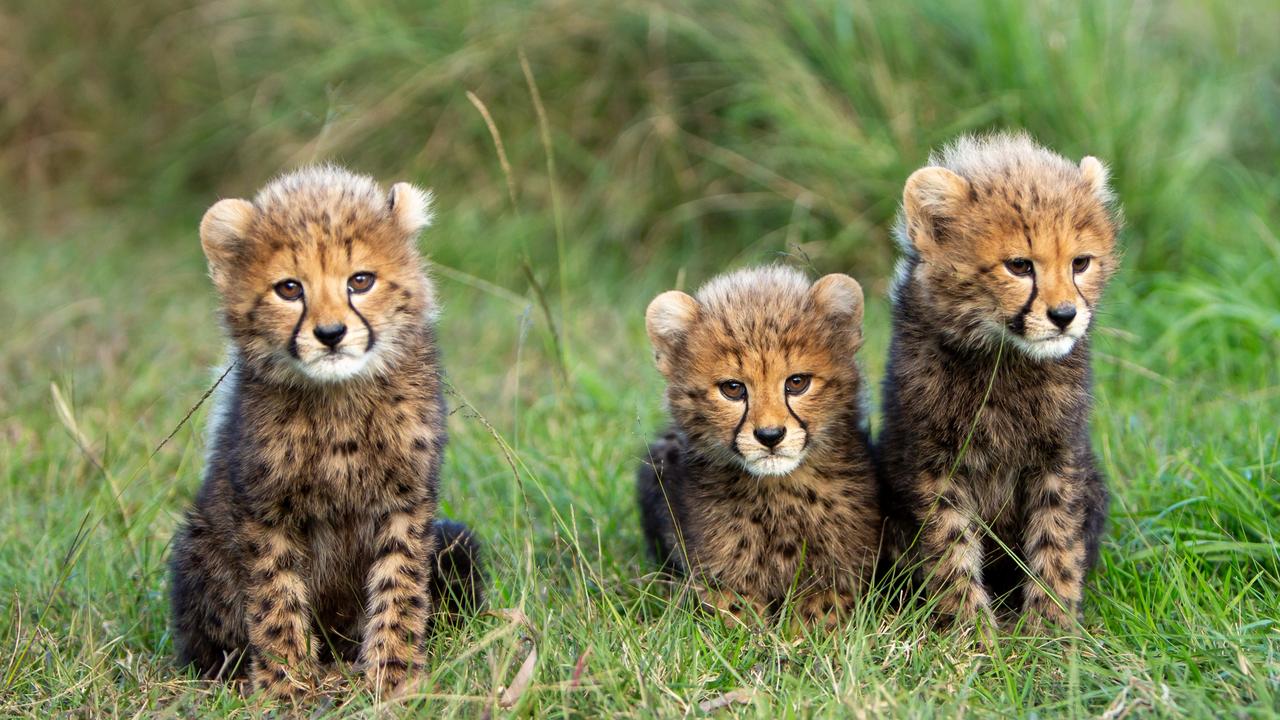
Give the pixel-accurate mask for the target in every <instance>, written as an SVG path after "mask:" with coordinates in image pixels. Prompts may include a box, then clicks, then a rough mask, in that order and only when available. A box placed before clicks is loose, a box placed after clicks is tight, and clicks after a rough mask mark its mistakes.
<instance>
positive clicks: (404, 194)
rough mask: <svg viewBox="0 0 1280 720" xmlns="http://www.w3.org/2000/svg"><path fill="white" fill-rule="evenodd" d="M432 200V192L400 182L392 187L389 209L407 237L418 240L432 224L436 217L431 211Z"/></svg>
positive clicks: (388, 199) (388, 196) (388, 202)
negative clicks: (420, 233)
mask: <svg viewBox="0 0 1280 720" xmlns="http://www.w3.org/2000/svg"><path fill="white" fill-rule="evenodd" d="M432 200H433V197H432V195H431V191H430V190H423V189H421V188H419V187H417V186H415V185H410V184H409V183H407V182H400V183H396V184H395V185H392V186H391V192H390V193H389V194H388V195H387V209H388V210H390V211H391V215H392V216H393V217H395V219H396V222H397V223H398V224H399V225H400V229H401V230H403V231H404V233H405V235H408V236H409V237H410V238H416V237H417V236H418V233H419V232H420V231H421V230H422V229H423V228H425V227H427V226H428V225H430V224H431V220H432V218H433V217H434V215H433V213H432V211H431V201H432Z"/></svg>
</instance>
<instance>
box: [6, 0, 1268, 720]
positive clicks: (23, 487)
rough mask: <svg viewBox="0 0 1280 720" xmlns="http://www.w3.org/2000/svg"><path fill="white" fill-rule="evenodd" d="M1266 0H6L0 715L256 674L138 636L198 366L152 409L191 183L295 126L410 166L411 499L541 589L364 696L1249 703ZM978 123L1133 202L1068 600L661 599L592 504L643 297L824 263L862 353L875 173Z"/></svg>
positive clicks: (192, 336)
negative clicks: (1063, 605)
mask: <svg viewBox="0 0 1280 720" xmlns="http://www.w3.org/2000/svg"><path fill="white" fill-rule="evenodd" d="M1277 29H1280V5H1277V4H1276V3H1274V2H1264V1H1262V0H1259V1H1257V2H1251V1H1249V0H1245V1H1244V2H1231V1H1229V0H1207V1H1205V2H1189V1H1175V2H1167V3H1151V2H1143V1H1139V0H1114V1H1108V0H1082V2H1078V3H1052V2H1047V1H1040V0H1036V1H1033V2H1015V1H1014V0H981V1H978V2H968V1H960V0H931V1H929V2H917V3H896V4H888V3H874V4H873V3H855V2H834V1H822V0H813V1H812V2H797V3H773V2H764V1H753V0H734V1H733V2H694V3H676V2H629V3H624V2H614V1H612V0H603V1H597V2H593V1H590V0H555V1H552V2H510V1H507V0H496V1H494V2H465V1H462V0H444V1H443V2H438V3H433V4H429V5H428V4H423V3H416V2H409V1H407V0H405V1H395V0H321V1H319V2H302V1H301V0H273V1H272V2H267V3H253V2H246V1H244V0H218V1H214V2H203V3H194V2H185V1H182V0H137V1H136V2H132V3H128V4H123V5H122V4H106V3H80V2H67V1H65V0H55V1H51V2H44V3H35V2H18V3H6V4H4V5H0V38H2V40H0V258H2V259H3V267H4V268H5V273H4V277H5V280H4V282H3V283H0V310H3V312H0V337H3V338H4V341H3V345H2V346H0V542H2V544H0V591H2V593H3V594H2V595H0V610H3V611H4V612H3V617H2V618H0V645H3V646H4V647H6V648H9V649H11V651H10V653H9V658H8V660H7V661H2V660H0V712H3V714H13V715H29V716H33V715H49V714H50V713H54V714H59V713H70V714H78V715H83V716H93V717H98V716H112V715H135V714H139V713H140V714H144V715H152V714H158V715H165V714H167V715H173V716H187V715H192V714H215V713H220V714H225V715H229V716H232V715H242V714H254V713H255V712H257V711H258V709H259V707H258V705H256V704H255V701H253V700H245V699H244V698H242V697H240V695H239V693H238V692H237V691H236V689H234V688H225V687H221V686H206V685H202V684H199V683H197V682H195V681H194V680H192V679H191V678H189V677H186V676H183V675H181V674H179V673H178V672H176V671H175V670H174V669H173V668H172V666H171V663H170V660H169V658H170V655H171V645H170V644H169V639H168V636H167V632H166V627H165V624H166V613H167V606H166V601H165V595H164V588H165V578H164V559H165V557H166V553H167V543H168V540H169V536H170V534H171V532H172V528H173V524H174V522H175V519H176V517H177V516H178V513H179V512H180V511H181V508H182V507H183V505H184V504H185V503H186V502H187V501H188V500H189V498H190V497H191V495H192V494H193V493H194V491H195V488H196V487H197V485H198V478H199V474H200V470H201V464H202V462H201V454H202V451H203V439H202V437H201V429H202V428H203V424H204V417H205V411H206V409H200V410H198V411H197V412H196V413H195V414H194V415H193V419H192V422H191V423H189V424H187V425H184V426H182V427H181V428H180V429H179V430H178V431H177V433H176V435H174V437H173V439H172V440H171V441H170V442H169V443H168V444H166V445H165V446H164V447H163V448H161V449H160V450H159V451H155V448H156V447H157V445H158V444H159V443H160V441H161V440H162V439H163V438H165V437H166V435H168V434H169V432H170V431H172V430H173V429H174V428H175V427H176V426H178V425H179V423H180V421H181V420H182V419H183V417H184V416H185V415H186V413H187V412H188V410H189V409H190V408H191V407H192V406H193V405H195V404H196V402H197V401H198V400H199V399H200V397H201V395H202V394H203V392H204V391H205V390H206V389H207V387H208V386H209V384H210V382H211V378H210V374H209V368H211V367H213V366H215V365H216V364H217V363H218V362H219V361H220V358H221V355H222V340H221V337H220V332H219V330H218V328H217V326H216V322H215V320H214V318H215V314H214V307H215V302H216V301H215V298H214V297H213V291H212V288H211V286H210V285H209V283H208V281H207V279H206V278H205V275H204V272H205V270H204V262H203V258H202V257H201V255H200V251H199V245H198V241H197V237H196V232H195V228H196V225H197V223H198V221H199V218H200V215H201V213H202V212H203V210H204V209H205V208H206V207H207V206H208V205H210V204H211V203H212V202H214V201H215V200H216V199H217V198H219V197H229V196H251V195H252V194H253V192H254V191H255V190H256V189H257V188H258V187H260V186H261V185H262V184H263V183H264V182H266V181H267V180H268V179H270V178H271V177H272V176H273V175H275V174H276V173H278V172H280V171H282V170H285V169H288V168H293V167H296V166H299V165H302V164H306V163H310V162H316V161H325V160H334V161H337V162H341V163H345V164H348V165H350V166H352V167H353V168H355V169H357V170H359V171H362V172H366V173H370V174H373V175H375V176H376V177H378V178H379V179H381V180H382V181H383V182H384V183H390V182H393V181H396V180H401V179H405V180H411V181H414V182H418V183H421V184H423V185H426V186H430V187H432V188H434V190H435V192H436V194H437V198H438V209H439V216H438V222H437V225H436V226H435V227H434V228H432V229H431V230H429V231H428V232H427V233H426V234H425V235H424V237H423V239H422V245H423V248H424V250H426V251H427V252H428V253H429V254H430V255H431V257H432V260H433V262H434V263H436V266H437V272H436V276H437V279H438V281H439V284H440V289H441V295H442V297H443V298H444V302H445V308H444V317H443V327H442V334H441V337H442V344H443V345H444V351H445V358H446V363H447V367H448V370H449V376H450V379H451V382H452V384H453V385H454V388H455V390H454V392H453V394H452V398H451V403H452V404H453V406H454V407H455V408H457V412H456V414H455V416H454V418H453V420H452V422H451V432H452V434H453V442H452V444H451V445H450V450H449V458H448V468H447V480H446V481H445V482H446V485H445V488H444V491H443V495H444V504H445V506H446V508H447V509H448V510H449V511H450V512H451V513H452V514H454V515H456V516H459V517H461V518H463V519H465V520H467V521H468V522H470V523H472V524H473V525H475V526H476V527H477V529H478V530H479V531H480V532H481V533H482V534H483V535H484V536H485V537H486V539H487V540H488V541H489V543H490V546H491V550H492V552H491V557H492V559H493V562H494V566H495V567H494V574H495V598H494V604H495V606H497V607H515V608H520V609H521V610H522V611H523V612H524V613H525V614H526V615H527V616H528V618H529V625H530V626H532V628H535V629H536V630H535V629H530V627H528V626H525V625H521V624H519V623H513V622H512V621H511V616H510V615H508V616H505V617H486V618H481V619H479V620H477V621H475V622H474V623H471V624H468V625H467V626H466V627H464V628H461V629H459V630H457V631H454V632H451V633H448V634H445V635H444V636H442V637H441V638H438V641H437V647H436V652H435V655H434V657H435V658H436V662H435V665H434V669H433V671H432V673H431V675H430V678H429V681H428V682H426V683H425V684H424V689H423V691H422V693H420V695H419V696H418V697H416V698H411V699H409V700H407V701H406V702H405V703H402V704H399V705H396V706H394V707H393V708H391V709H392V710H406V709H407V710H408V711H421V710H429V711H432V712H444V713H445V714H457V715H462V716H475V715H478V714H480V713H481V712H482V711H483V710H484V709H485V708H491V709H493V708H494V707H495V706H494V697H496V694H497V692H498V690H497V688H499V687H500V686H503V685H507V684H510V683H511V682H512V677H513V676H514V675H515V672H516V668H517V667H518V666H519V664H520V663H521V662H522V661H523V659H524V657H525V654H526V653H527V651H528V647H529V644H530V643H535V644H536V645H537V647H538V649H539V658H538V661H537V666H536V668H537V670H536V673H535V676H534V681H533V683H532V684H531V685H530V687H529V688H528V689H527V690H526V691H525V692H524V694H523V696H522V697H521V698H520V700H519V702H518V705H517V712H527V713H532V714H535V715H551V714H558V715H585V716H599V715H646V714H657V715H663V716H666V715H685V714H690V713H694V714H696V713H697V712H699V711H698V703H699V702H702V701H704V700H707V699H713V698H715V697H717V696H719V695H721V694H722V693H724V692H726V691H728V690H732V689H736V688H751V689H752V692H753V693H754V695H752V696H751V697H752V699H751V700H750V701H749V702H748V703H746V704H742V705H738V706H735V707H734V708H731V709H729V710H728V712H738V713H742V714H747V715H756V714H759V715H770V716H777V715H779V714H781V715H786V714H794V715H801V716H808V715H833V716H845V715H848V714H851V713H862V714H867V715H898V714H913V715H930V714H936V715H940V716H952V715H954V714H956V713H959V712H965V713H968V714H972V715H978V716H984V715H1004V714H1007V713H1015V714H1029V713H1032V712H1035V713H1039V714H1042V715H1056V714H1067V715H1074V716H1090V715H1100V714H1104V713H1108V712H1110V713H1112V714H1111V715H1110V717H1122V716H1124V715H1125V714H1128V713H1133V712H1150V713H1153V714H1156V715H1170V716H1178V715H1189V716H1207V715H1223V714H1234V715H1239V716H1270V715H1274V714H1276V713H1277V712H1280V705H1278V703H1280V699H1278V698H1280V626H1278V625H1277V616H1278V615H1280V597H1278V596H1280V590H1278V587H1280V545H1277V539H1276V533H1277V524H1278V523H1280V489H1278V488H1277V483H1276V470H1277V464H1278V463H1280V436H1278V434H1277V430H1276V418H1277V417H1278V416H1280V368H1278V367H1277V366H1278V364H1280V363H1277V360H1276V358H1277V352H1278V351H1280V230H1278V228H1280V177H1278V176H1277V172H1276V171H1277V168H1278V167H1280V133H1278V132H1277V130H1278V129H1280V33H1278V32H1277ZM486 114H487V115H488V116H489V118H491V120H492V128H491V127H490V126H489V125H488V124H487V123H486V119H485V115H486ZM995 128H1025V129H1027V130H1029V131H1031V132H1032V133H1033V134H1034V135H1035V136H1036V137H1038V138H1039V139H1040V140H1041V141H1042V142H1045V143H1046V144H1048V145H1050V146H1051V147H1054V148H1056V149H1058V150H1060V151H1061V152H1063V153H1064V154H1066V155H1068V156H1070V157H1073V158H1077V157H1079V156H1081V155H1084V154H1093V155H1097V156H1099V157H1101V158H1103V159H1104V160H1106V161H1107V162H1108V163H1109V164H1110V165H1111V168H1112V175H1113V178H1114V181H1115V185H1116V190H1117V192H1118V195H1119V197H1120V198H1121V200H1122V203H1123V205H1124V208H1125V213H1126V217H1127V227H1126V230H1125V232H1124V237H1123V241H1124V246H1125V248H1126V258H1125V270H1124V272H1123V273H1122V275H1121V276H1120V277H1119V278H1118V279H1117V281H1116V282H1115V284H1114V286H1113V287H1114V289H1113V291H1112V293H1111V294H1110V297H1109V302H1108V306H1107V308H1106V309H1105V313H1104V314H1103V316H1102V317H1101V318H1100V325H1101V328H1100V332H1099V336H1098V340H1097V345H1096V346H1097V350H1098V354H1097V359H1096V365H1097V376H1098V387H1097V390H1096V395H1097V414H1096V422H1095V443H1096V446H1097V448H1098V451H1099V454H1100V456H1101V457H1102V461H1103V466H1104V468H1105V469H1106V471H1107V473H1108V474H1109V475H1110V477H1111V478H1112V480H1113V485H1114V489H1115V491H1116V495H1117V498H1116V502H1115V503H1114V506H1113V509H1114V513H1115V517H1114V521H1113V524H1112V530H1111V534H1110V537H1109V540H1108V543H1107V546H1106V552H1105V554H1104V568H1103V570H1102V572H1101V573H1100V574H1099V576H1098V578H1097V580H1096V582H1095V584H1094V587H1093V589H1092V592H1091V595H1090V598H1091V602H1090V607H1089V611H1088V612H1087V614H1086V624H1085V627H1084V630H1083V631H1082V633H1081V634H1080V636H1079V637H1075V638H1070V639H1058V640H1051V641H1037V640H1033V639H1020V638H1010V639H1009V641H1008V643H1007V644H1006V645H1005V647H1004V648H1003V650H1002V651H1000V652H996V653H992V654H982V653H976V654H975V653H974V652H972V651H971V650H968V649H966V648H965V646H964V644H963V642H961V641H958V640H956V639H955V638H953V637H950V636H948V635H946V634H938V633H936V632H934V631H933V630H932V629H931V628H930V626H929V625H928V623H927V622H924V621H923V619H922V618H921V617H920V616H919V614H918V613H911V612H906V613H894V612H886V611H885V609H884V608H879V607H874V606H869V607H868V608H867V610H866V612H865V613H864V615H863V616H861V617H859V618H858V619H857V620H856V621H855V622H854V623H853V625H852V626H851V627H850V628H849V629H848V630H847V631H845V632H844V633H842V634H841V635H839V636H836V637H823V638H807V639H803V640H802V641H799V642H797V641H795V640H794V639H792V638H788V637H785V636H784V635H782V634H778V633H774V632H764V633H750V632H746V631H742V630H735V629H729V628H722V627H719V626H718V625H717V624H715V623H713V622H708V621H705V620H701V619H699V618H697V617H696V616H691V615H690V614H689V612H688V607H687V605H686V604H682V603H679V602H674V603H673V602H669V600H671V599H673V598H678V597H679V591H678V590H677V589H671V588H668V587H667V586H665V585H663V584H661V583H655V582H654V580H653V578H651V577H650V576H649V575H648V573H649V572H650V570H651V567H650V566H649V564H648V563H647V561H646V559H645V558H644V557H643V554H642V552H641V550H642V548H641V543H640V540H639V537H638V536H639V533H638V528H637V526H636V521H635V518H634V513H633V510H632V507H631V490H630V476H631V472H632V469H633V467H634V465H635V463H636V462H637V460H638V456H639V454H640V449H641V447H642V446H643V442H644V439H645V437H646V435H647V434H649V433H651V432H652V431H653V430H654V429H655V428H657V427H658V426H659V425H660V424H661V417H662V409H661V402H660V389H661V385H660V382H659V379H658V377H657V374H656V372H654V371H653V370H652V369H651V368H650V361H649V350H648V347H647V343H646V341H645V339H644V334H643V327H642V325H643V322H642V315H643V309H644V306H645V303H647V301H648V300H649V299H650V298H651V297H652V296H653V295H655V294H657V293H658V292H660V291H662V290H666V289H670V288H672V287H677V286H679V287H685V288H693V287H696V286H697V285H699V284H701V283H702V282H703V281H705V280H706V279H708V278H709V277H710V276H711V275H713V274H715V273H717V272H720V271H722V270H725V269H728V268H730V267H736V266H740V265H743V264H748V263H756V262H769V261H785V262H793V263H797V264H799V265H801V266H803V267H805V268H808V269H810V270H811V271H812V272H814V273H815V274H816V273H825V272H836V271H841V272H848V273H851V274H853V275H854V276H856V277H858V278H859V279H860V280H861V281H862V283H863V285H864V286H865V287H866V289H867V292H868V299H869V307H868V311H867V316H866V317H867V319H866V323H867V334H868V343H867V346H866V348H865V350H864V351H863V358H862V359H863V363H864V365H865V367H866V368H867V371H868V374H869V375H870V376H871V378H872V380H873V381H875V382H878V378H879V375H880V369H881V368H882V367H883V354H884V351H885V349H886V344H887V343H886V339H887V334H888V327H887V304H886V302H885V298H884V295H885V289H886V286H887V278H888V277H889V274H890V271H891V267H892V262H893V259H894V251H893V248H892V242H891V240H890V236H889V228H890V227H891V225H892V219H893V216H894V214H895V212H896V210H897V206H898V199H899V197H900V193H901V186H902V183H903V181H904V180H905V178H906V177H907V175H908V174H910V172H911V171H912V170H913V169H915V168H916V167H918V166H919V165H921V164H922V163H923V162H924V161H925V158H926V157H927V155H928V152H929V150H930V149H931V148H932V147H935V146H937V145H939V144H941V143H943V142H945V141H946V140H948V139H950V138H951V137H953V136H955V135H956V134H959V133H962V132H968V131H980V130H986V129H995ZM495 137H496V138H500V142H501V148H502V152H501V153H499V151H498V144H497V143H496V142H495ZM504 165H506V166H507V167H506V168H504ZM558 347H560V348H562V349H558ZM153 451H154V452H153ZM374 711H375V708H374V706H372V705H370V704H369V701H368V699H367V698H363V697H360V696H338V697H337V698H335V699H334V700H332V701H331V702H330V704H329V705H328V706H325V707H322V708H321V709H320V711H319V712H320V713H321V714H332V715H346V714H361V713H365V714H367V713H372V712H374ZM495 711H498V712H505V711H500V710H495Z"/></svg>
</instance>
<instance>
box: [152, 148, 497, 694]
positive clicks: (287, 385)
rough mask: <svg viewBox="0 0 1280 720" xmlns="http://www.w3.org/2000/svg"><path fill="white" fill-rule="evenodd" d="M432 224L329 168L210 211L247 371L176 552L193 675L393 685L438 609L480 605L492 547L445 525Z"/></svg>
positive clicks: (233, 387) (282, 686) (264, 684)
mask: <svg viewBox="0 0 1280 720" xmlns="http://www.w3.org/2000/svg"><path fill="white" fill-rule="evenodd" d="M428 211H429V196H428V195H426V194H425V193H422V192H421V191H419V190H417V189H415V188H413V187H412V186H410V185H408V184H405V183H401V184H398V185H396V186H394V187H393V188H392V189H391V191H390V192H389V193H388V192H384V191H383V190H381V189H380V188H379V187H378V186H377V185H376V184H375V183H374V182H373V181H372V180H370V179H369V178H365V177H361V176H357V175H352V174H350V173H348V172H346V171H343V170H340V169H337V168H332V167H326V168H313V169H309V170H303V171H300V172H296V173H294V174H291V175H286V176H284V177H282V178H280V179H278V180H276V181H274V182H273V183H271V184H270V185H268V186H267V187H266V188H265V189H263V190H262V191H261V192H260V193H259V194H258V196H257V197H256V198H255V199H254V201H253V202H252V203H250V202H246V201H244V200H223V201H221V202H219V203H218V204H216V205H214V206H213V207H212V208H211V209H210V210H209V211H208V213H207V214H206V215H205V218H204V220H203V222H202V223H201V228H200V231H201V241H202V243H203V245H204V249H205V254H206V256H207V257H208V260H209V268H210V272H211V275H212V277H213V281H214V284H215V285H216V287H217V289H218V292H219V294H220V296H221V299H222V321H223V325H224V327H225V328H226V331H227V333H228V335H229V336H230V340H231V349H230V363H231V368H230V370H229V371H228V374H227V375H226V378H225V380H224V381H223V383H222V386H221V388H220V389H219V393H220V394H219V397H218V403H217V408H216V410H215V413H214V418H213V424H212V428H211V443H210V449H209V456H208V460H207V467H206V470H205V479H204V483H203V486H202V487H201V488H200V492H199V494H198V495H197V497H196V499H195V502H194V504H193V505H192V507H191V508H190V510H189V511H188V512H187V515H186V518H185V520H184V522H183V523H182V525H181V527H180V528H179V530H178V533H177V536H176V537H175V538H174V543H173V556H172V560H171V572H172V588H171V592H172V606H173V607H172V610H173V630H174V639H175V644H176V646H177V651H178V660H179V662H180V663H181V664H183V665H194V666H195V667H196V668H198V669H199V670H200V672H201V673H203V674H204V675H206V676H219V675H221V676H224V677H225V676H230V675H233V674H237V673H242V672H246V671H247V672H248V674H249V676H250V678H251V679H252V681H253V684H254V686H255V687H257V688H258V689H262V690H265V691H267V692H268V693H270V694H272V695H296V694H298V693H300V692H303V691H305V690H306V689H307V688H308V687H309V686H310V685H311V684H312V682H313V672H314V670H315V664H316V663H317V662H319V661H322V660H325V659H327V658H328V657H332V656H335V655H336V656H342V657H346V658H348V659H352V660H356V659H358V660H359V662H360V667H361V668H362V669H363V671H364V673H365V675H366V677H367V678H368V680H369V682H370V683H371V684H372V686H373V688H375V689H376V690H378V691H384V692H385V691H391V690H393V689H395V688H396V687H398V686H399V685H400V683H401V682H402V681H403V680H404V679H405V678H406V676H407V675H408V673H409V672H410V671H411V670H412V668H413V666H414V665H415V664H417V663H419V662H420V661H421V657H420V656H421V647H422V644H423V641H424V639H425V635H426V631H427V628H428V622H429V618H430V617H431V616H432V613H433V611H434V610H435V609H436V608H440V607H441V606H443V607H444V608H445V609H447V610H459V609H463V608H467V607H474V606H475V605H477V604H478V603H479V602H480V601H481V588H482V587H483V577H482V576H481V574H480V569H479V565H478V560H479V548H478V544H477V543H476V542H475V540H474V538H472V537H471V535H470V533H469V532H467V531H466V529H465V528H463V527H462V526H460V525H457V524H456V523H451V522H449V521H445V520H441V519H438V518H437V517H436V492H437V487H438V483H439V471H440V461H441V455H442V453H443V450H444V445H445V440H446V436H445V406H444V400H443V398H442V396H441V379H440V360H439V357H438V355H437V351H436V342H435V329H434V313H435V307H436V305H435V300H434V296H433V290H432V286H431V283H430V281H429V280H428V278H427V276H426V275H425V274H424V272H423V269H422V262H421V260H420V258H419V256H418V253H417V250H416V247H415V245H416V238H417V235H418V232H419V230H421V229H422V227H423V226H425V225H426V223H427V221H428V219H429V214H428ZM359 273H365V274H370V275H372V276H373V277H374V280H373V282H372V286H371V287H369V288H367V289H364V290H363V291H357V289H358V288H361V287H362V283H357V282H355V281H354V280H353V278H354V277H355V275H357V274H359ZM282 281H293V282H295V283H297V284H298V285H299V286H300V288H301V290H300V293H299V295H298V297H296V298H294V299H288V298H287V297H285V295H287V294H289V293H287V292H283V291H281V290H279V288H281V287H282V286H281V285H280V283H281V282H282ZM353 288H356V289H353ZM282 293H283V294H282ZM338 326H343V327H345V330H344V332H343V333H342V336H341V337H338V338H337V341H336V342H334V341H333V337H334V336H333V335H332V334H331V335H330V336H329V343H326V342H324V341H323V340H322V339H321V336H322V335H323V330H324V329H326V328H327V329H332V328H335V327H338ZM318 328H319V329H321V330H322V332H317V329H318ZM330 345H332V347H330Z"/></svg>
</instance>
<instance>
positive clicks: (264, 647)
mask: <svg viewBox="0 0 1280 720" xmlns="http://www.w3.org/2000/svg"><path fill="white" fill-rule="evenodd" d="M245 536H246V539H247V540H248V542H247V545H248V548H249V549H250V551H251V554H252V560H251V564H250V577H249V587H248V593H247V595H248V598H247V600H248V604H247V610H248V613H247V615H248V630H249V642H250V644H251V647H252V660H251V665H250V673H249V674H250V679H251V680H252V681H253V687H254V689H255V690H262V691H265V692H266V693H267V694H268V695H270V696H272V697H292V698H297V697H299V696H301V695H304V694H306V693H307V692H308V691H309V690H310V689H311V687H312V672H313V671H314V667H315V660H316V647H315V643H313V642H312V639H311V635H310V632H309V630H308V628H309V627H310V608H309V605H308V599H307V584H306V581H305V579H304V577H303V557H304V554H303V547H302V543H301V539H300V538H299V537H298V536H297V533H296V532H295V531H294V530H292V529H290V528H288V527H287V526H284V525H275V526H272V525H267V524H265V523H261V522H256V521H251V522H249V523H247V525H246V527H245Z"/></svg>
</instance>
